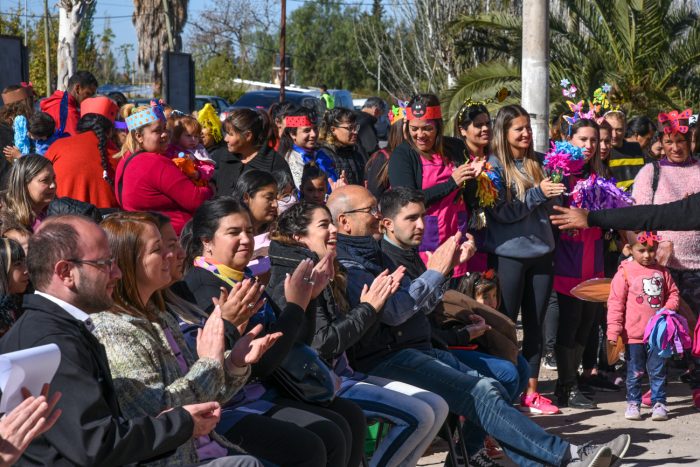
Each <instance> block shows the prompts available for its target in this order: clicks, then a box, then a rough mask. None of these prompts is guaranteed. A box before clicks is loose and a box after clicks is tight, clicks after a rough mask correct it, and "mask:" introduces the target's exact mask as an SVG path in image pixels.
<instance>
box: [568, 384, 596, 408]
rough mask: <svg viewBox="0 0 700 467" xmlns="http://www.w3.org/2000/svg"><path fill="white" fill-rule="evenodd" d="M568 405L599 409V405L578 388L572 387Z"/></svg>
mask: <svg viewBox="0 0 700 467" xmlns="http://www.w3.org/2000/svg"><path fill="white" fill-rule="evenodd" d="M567 402H568V404H567V405H568V407H571V408H572V409H597V408H598V406H597V405H596V404H595V402H593V401H592V400H590V399H589V398H588V397H586V396H585V395H584V394H583V393H582V392H581V391H580V390H579V389H578V388H573V389H571V392H570V393H569V400H568V401H567Z"/></svg>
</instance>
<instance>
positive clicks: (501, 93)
mask: <svg viewBox="0 0 700 467" xmlns="http://www.w3.org/2000/svg"><path fill="white" fill-rule="evenodd" d="M508 96H510V91H509V90H508V89H506V88H501V89H499V90H498V92H497V93H496V96H495V97H489V98H488V99H485V100H483V101H475V100H473V99H472V98H471V97H467V98H466V99H465V100H464V102H463V103H462V107H461V108H460V109H459V112H458V113H457V121H458V122H461V121H462V117H463V116H464V112H466V111H468V110H469V108H470V107H478V106H484V107H485V106H487V105H488V104H490V103H492V102H503V101H504V100H506V98H507V97H508Z"/></svg>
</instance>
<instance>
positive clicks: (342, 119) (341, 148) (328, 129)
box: [318, 107, 367, 185]
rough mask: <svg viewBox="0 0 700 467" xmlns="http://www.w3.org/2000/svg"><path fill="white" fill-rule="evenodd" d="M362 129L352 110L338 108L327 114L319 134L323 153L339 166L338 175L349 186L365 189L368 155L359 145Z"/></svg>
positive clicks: (320, 150) (320, 148)
mask: <svg viewBox="0 0 700 467" xmlns="http://www.w3.org/2000/svg"><path fill="white" fill-rule="evenodd" d="M359 131H360V125H359V124H358V123H357V116H356V115H355V114H354V113H353V111H352V110H350V109H343V108H341V107H336V108H334V109H331V110H328V111H326V113H325V114H324V116H323V122H322V123H321V128H320V131H319V136H318V140H319V152H324V153H325V154H326V155H328V157H330V158H331V160H332V161H333V164H334V165H335V170H336V173H337V174H338V176H339V177H342V174H343V172H345V180H346V182H347V184H348V185H362V184H364V180H365V164H366V163H367V155H366V154H365V153H364V150H363V149H361V147H360V146H359V145H358V144H357V134H358V132H359Z"/></svg>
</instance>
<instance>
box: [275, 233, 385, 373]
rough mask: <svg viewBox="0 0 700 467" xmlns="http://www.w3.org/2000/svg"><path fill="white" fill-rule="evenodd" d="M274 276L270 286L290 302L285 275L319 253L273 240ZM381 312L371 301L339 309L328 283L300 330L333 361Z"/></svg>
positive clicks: (302, 339) (301, 336) (301, 339)
mask: <svg viewBox="0 0 700 467" xmlns="http://www.w3.org/2000/svg"><path fill="white" fill-rule="evenodd" d="M269 251H270V262H271V263H272V276H271V278H270V283H269V287H270V290H271V294H272V299H273V301H275V302H276V303H279V304H282V303H286V301H285V298H284V279H285V275H286V274H287V273H289V274H291V273H292V272H294V269H296V267H297V266H298V265H299V263H300V262H301V261H303V260H305V259H307V258H310V259H312V260H313V261H314V263H317V262H318V260H319V258H318V256H316V254H315V253H313V252H312V251H310V250H309V249H307V248H304V247H301V246H292V245H285V244H282V243H280V242H277V241H274V240H273V241H272V242H271V243H270V250H269ZM377 318H378V313H377V312H376V310H375V309H374V307H372V305H370V304H369V303H360V304H358V305H357V306H356V307H354V308H352V309H351V310H349V311H347V312H346V313H343V312H341V311H340V310H338V307H337V305H336V302H335V299H334V298H333V292H332V290H331V287H330V286H328V287H326V288H325V289H324V290H323V292H322V293H321V295H319V296H318V297H316V299H314V300H312V301H311V303H310V304H309V308H308V309H307V310H306V314H305V315H304V319H305V320H307V321H308V322H310V323H311V324H310V325H308V326H304V330H305V331H306V333H300V334H299V336H298V340H299V342H302V343H304V344H307V345H310V346H312V347H313V348H315V349H316V350H318V352H319V355H320V356H321V357H322V358H324V359H325V360H326V361H328V362H331V361H332V360H333V359H335V358H337V357H338V356H340V355H341V354H342V353H343V352H345V351H346V350H348V348H350V347H351V346H353V345H354V344H355V343H356V342H358V341H359V340H360V338H362V336H364V334H365V333H366V332H367V331H368V330H369V329H370V328H371V327H372V325H373V324H374V323H375V322H376V321H377Z"/></svg>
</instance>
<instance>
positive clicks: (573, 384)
mask: <svg viewBox="0 0 700 467" xmlns="http://www.w3.org/2000/svg"><path fill="white" fill-rule="evenodd" d="M577 350H579V349H572V348H569V347H564V346H561V345H556V346H555V347H554V352H555V354H556V357H557V366H558V373H559V375H558V376H559V379H557V386H556V389H555V391H554V394H555V395H556V397H557V403H558V404H557V405H558V406H559V407H571V408H572V409H595V408H597V406H596V405H595V403H594V402H593V401H592V400H590V399H589V398H587V397H586V396H585V395H584V394H583V393H581V391H580V390H579V388H578V384H577V381H576V376H577V374H578V364H577V361H576V357H577V354H578V355H579V356H580V355H582V353H583V349H580V353H579V352H577Z"/></svg>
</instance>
